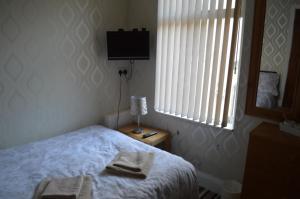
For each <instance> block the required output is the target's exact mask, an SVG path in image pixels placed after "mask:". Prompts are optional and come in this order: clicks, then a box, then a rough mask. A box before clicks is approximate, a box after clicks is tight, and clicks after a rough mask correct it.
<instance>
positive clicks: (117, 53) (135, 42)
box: [106, 30, 149, 60]
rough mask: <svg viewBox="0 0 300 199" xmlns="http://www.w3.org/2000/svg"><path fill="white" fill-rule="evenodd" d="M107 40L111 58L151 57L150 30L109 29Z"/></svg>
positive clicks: (137, 58)
mask: <svg viewBox="0 0 300 199" xmlns="http://www.w3.org/2000/svg"><path fill="white" fill-rule="evenodd" d="M106 40H107V56H108V59H109V60H143V59H149V31H145V30H143V31H137V30H136V31H108V32H107V33H106Z"/></svg>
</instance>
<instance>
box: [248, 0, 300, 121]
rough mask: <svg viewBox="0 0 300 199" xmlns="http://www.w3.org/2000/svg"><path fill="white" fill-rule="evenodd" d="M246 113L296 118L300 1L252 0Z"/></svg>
mask: <svg viewBox="0 0 300 199" xmlns="http://www.w3.org/2000/svg"><path fill="white" fill-rule="evenodd" d="M298 79H299V80H298ZM246 114H248V115H253V116H259V117H264V118H267V119H272V120H276V121H282V120H284V119H292V120H296V121H300V0H255V13H254V23H253V33H252V48H251V60H250V68H249V78H248V90H247V102H246Z"/></svg>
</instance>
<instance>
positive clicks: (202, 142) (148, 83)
mask: <svg viewBox="0 0 300 199" xmlns="http://www.w3.org/2000/svg"><path fill="white" fill-rule="evenodd" d="M245 2H247V5H246V7H247V10H246V13H245V15H246V16H245V29H244V41H243V49H242V50H243V52H242V64H241V72H240V73H241V74H240V82H239V93H238V102H237V113H236V128H235V129H234V131H233V132H230V131H226V130H223V129H220V128H214V127H209V126H207V125H203V124H199V123H195V122H191V121H186V120H182V119H178V118H174V117H171V116H166V115H162V114H160V113H157V112H155V111H154V108H153V107H154V88H155V85H154V84H155V53H156V52H155V45H156V41H155V39H156V34H155V31H156V16H157V3H156V1H149V0H143V1H142V0H132V1H131V5H130V7H129V9H130V11H131V15H129V24H130V25H131V26H132V27H134V26H137V25H139V26H144V27H147V28H148V29H150V31H151V60H150V61H138V62H136V64H135V74H134V77H133V80H132V81H131V82H130V94H131V95H144V96H147V99H148V110H149V114H148V115H147V116H145V117H142V122H144V123H147V124H148V125H152V126H156V127H158V128H163V129H167V130H169V131H170V132H171V133H172V136H173V137H172V150H173V152H174V153H176V154H178V155H180V156H182V157H183V158H185V159H187V160H189V161H190V162H192V163H193V164H194V165H195V166H196V168H197V169H199V170H201V171H204V172H206V173H209V174H211V175H213V176H216V177H218V178H221V179H237V180H241V179H242V177H243V171H244V166H245V159H246V152H247V145H248V138H249V132H250V131H251V130H252V129H253V128H255V127H256V126H257V125H258V124H259V123H260V122H261V120H259V119H256V118H252V117H248V116H246V115H245V114H244V110H245V102H246V91H247V79H248V66H249V61H250V47H251V33H252V17H253V6H254V5H253V2H254V1H245ZM137 16H140V17H137Z"/></svg>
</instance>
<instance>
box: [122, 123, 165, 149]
mask: <svg viewBox="0 0 300 199" xmlns="http://www.w3.org/2000/svg"><path fill="white" fill-rule="evenodd" d="M136 127H137V124H129V125H126V126H123V127H121V128H119V129H118V131H120V132H121V133H124V134H125V135H127V136H129V137H131V138H133V139H136V140H138V141H141V142H143V143H145V144H149V145H151V146H158V145H162V146H163V148H164V149H165V150H166V151H169V152H170V150H171V137H170V134H169V133H168V132H167V131H163V130H160V129H156V128H150V127H145V126H143V125H141V127H142V128H143V129H144V131H143V133H140V134H136V133H133V132H132V130H133V129H134V128H136ZM151 131H156V132H158V133H157V134H156V135H152V136H150V137H147V138H143V134H145V133H149V132H151Z"/></svg>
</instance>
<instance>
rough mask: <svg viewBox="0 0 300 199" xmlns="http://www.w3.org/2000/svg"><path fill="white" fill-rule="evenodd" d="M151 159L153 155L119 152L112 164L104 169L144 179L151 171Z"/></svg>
mask: <svg viewBox="0 0 300 199" xmlns="http://www.w3.org/2000/svg"><path fill="white" fill-rule="evenodd" d="M153 159H154V154H153V153H147V152H120V153H118V154H117V155H116V157H115V158H114V159H113V160H112V162H111V163H110V164H109V165H107V166H106V169H107V171H109V172H112V173H115V174H122V175H129V176H132V177H140V178H146V177H147V175H148V174H149V171H150V169H151V166H152V163H153Z"/></svg>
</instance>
